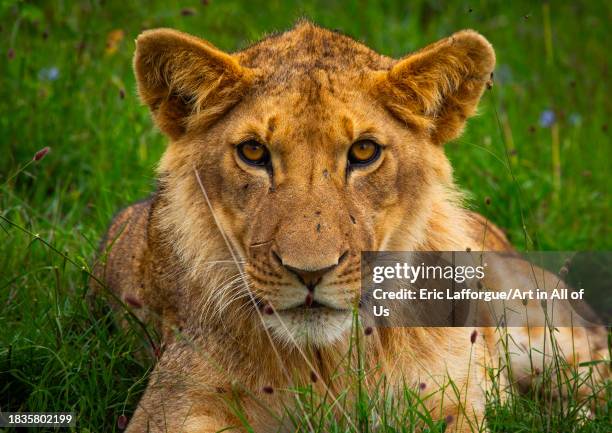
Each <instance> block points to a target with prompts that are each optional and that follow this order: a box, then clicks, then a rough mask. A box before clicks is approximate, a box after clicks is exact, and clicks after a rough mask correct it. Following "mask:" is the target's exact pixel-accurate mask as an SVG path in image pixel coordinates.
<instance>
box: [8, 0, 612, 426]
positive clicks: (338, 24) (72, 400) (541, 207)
mask: <svg viewBox="0 0 612 433" xmlns="http://www.w3.org/2000/svg"><path fill="white" fill-rule="evenodd" d="M376 3H377V2H365V1H357V0H349V1H343V2H341V1H323V0H321V1H311V2H305V1H302V2H296V3H294V4H290V3H289V2H283V1H279V0H277V1H269V2H264V1H248V2H247V1H244V2H240V1H235V0H224V1H221V0H218V1H217V0H212V1H211V2H210V4H209V5H207V6H204V5H202V3H201V2H181V4H180V5H179V4H178V2H171V1H152V2H147V3H146V5H139V4H136V3H135V2H129V1H123V2H119V1H112V2H111V1H107V2H94V1H75V2H71V1H63V2H60V1H58V2H39V3H38V5H37V6H34V5H33V4H32V3H24V2H20V1H14V0H0V41H1V44H0V216H2V217H3V219H1V220H0V330H1V331H0V408H2V410H8V409H10V410H15V411H16V410H22V411H25V410H28V411H43V410H44V411H60V410H73V411H75V412H77V414H78V420H79V431H101V430H104V431H112V430H113V429H114V428H115V427H114V426H115V425H116V419H117V417H118V416H119V415H120V414H121V413H123V412H125V413H126V414H128V415H129V414H130V413H131V411H132V410H133V409H134V407H135V404H136V402H137V400H138V397H139V395H140V393H141V392H142V390H143V389H144V386H145V382H146V375H147V372H148V371H149V368H150V367H151V361H148V360H143V359H139V358H138V357H137V356H136V355H135V352H137V349H138V348H139V347H141V346H143V345H145V344H146V343H145V342H144V339H143V335H142V334H141V333H140V332H139V331H138V330H133V331H132V332H127V331H122V330H118V329H116V328H115V327H114V326H113V322H112V318H111V317H110V316H109V315H108V314H101V315H98V316H94V315H92V314H91V313H90V310H89V308H88V305H87V302H86V298H85V293H86V280H87V273H86V271H84V270H83V268H84V269H85V270H87V269H88V267H89V265H90V264H91V261H92V259H93V256H94V253H95V250H96V246H97V242H98V239H99V238H100V237H101V235H102V233H103V231H104V229H105V227H106V226H107V224H108V223H109V221H110V218H111V216H112V215H113V214H114V213H115V212H116V211H117V210H118V209H120V208H121V207H122V206H125V205H127V204H129V203H130V202H132V201H135V200H137V199H139V198H141V197H143V196H146V195H147V194H149V193H150V192H151V191H152V190H153V188H154V178H153V169H154V166H155V163H156V161H157V160H158V159H159V157H160V155H161V153H162V151H163V149H164V145H165V144H164V141H165V140H164V138H163V137H162V136H161V134H159V133H158V132H156V131H155V130H154V129H153V127H152V124H151V121H150V119H149V115H148V113H147V111H146V109H145V108H144V107H142V106H141V105H140V103H139V102H138V100H137V98H136V94H135V84H134V78H133V75H132V70H131V56H132V52H133V48H134V44H133V42H132V41H133V40H134V38H135V37H136V35H137V34H138V33H139V32H140V31H141V30H142V29H145V28H151V27H159V26H166V27H174V28H177V29H180V30H184V31H187V32H191V33H194V34H197V35H200V36H202V37H204V38H206V39H208V40H210V41H211V42H213V43H214V44H216V45H217V46H219V47H220V48H223V49H226V50H236V49H240V48H242V47H244V46H246V45H248V44H249V43H250V42H252V41H255V40H257V39H258V38H260V37H261V36H262V35H264V34H266V33H269V32H272V31H277V30H283V29H286V28H288V27H289V26H290V25H291V24H292V23H293V22H294V21H295V19H296V18H298V17H300V16H308V17H310V18H312V19H313V20H314V21H316V22H317V23H319V24H322V25H324V26H327V27H331V28H339V29H341V30H342V31H344V32H345V33H348V34H350V35H352V36H354V37H356V38H357V39H360V40H363V41H364V42H366V43H367V44H368V45H370V46H372V47H373V48H375V49H377V50H379V51H381V52H383V53H385V54H388V55H392V56H396V57H399V56H401V55H403V54H405V53H408V52H410V51H412V50H415V49H417V48H419V47H421V46H423V45H425V44H427V43H429V42H433V41H434V40H436V39H438V38H440V37H443V36H445V35H448V34H450V33H452V32H453V31H456V30H459V29H462V28H474V29H476V30H478V31H480V32H481V33H483V34H484V35H485V36H486V37H487V38H488V39H489V40H490V41H491V42H492V43H493V45H494V47H495V48H496V52H497V56H498V57H497V58H498V67H497V72H496V85H495V87H494V89H493V90H492V91H490V92H487V93H486V94H485V96H484V98H483V101H482V104H481V110H480V115H479V116H478V117H476V118H474V119H472V120H471V121H470V122H469V125H468V128H467V129H466V133H465V134H464V135H463V136H462V137H461V138H460V139H459V140H457V141H456V142H454V143H450V144H448V145H447V149H448V154H449V156H450V158H451V160H452V162H453V164H454V166H455V168H456V177H457V180H458V183H459V184H460V185H462V187H464V188H465V189H466V190H467V191H469V192H470V193H471V197H472V201H471V206H472V207H473V208H474V209H476V210H478V211H480V212H482V213H484V214H485V215H486V216H487V217H489V218H491V219H492V220H493V221H494V222H496V223H497V224H499V225H500V226H501V227H503V228H504V229H506V230H507V232H508V234H509V236H510V238H511V240H512V241H513V242H514V243H515V244H516V245H517V246H518V247H519V248H521V249H524V250H526V249H529V250H534V249H546V250H589V249H591V250H609V249H610V247H611V246H612V242H611V241H610V235H609V229H608V227H609V223H610V221H611V218H610V217H611V212H610V198H609V194H608V191H609V190H610V188H611V186H612V184H611V182H610V178H611V177H610V160H611V156H612V155H611V153H612V151H611V146H610V140H609V131H608V122H609V119H610V117H611V116H610V114H611V111H612V110H611V100H610V98H609V95H610V94H611V89H610V79H609V76H608V74H609V54H608V53H609V40H610V31H609V30H608V28H609V25H608V23H609V21H610V18H612V10H611V7H610V5H609V2H604V1H598V2H587V1H584V2H576V3H572V4H569V3H568V4H559V3H561V2H551V3H550V4H549V6H542V5H541V4H539V3H528V2H512V4H511V5H510V3H509V2H486V1H479V2H470V3H469V2H453V4H452V5H447V4H444V2H438V1H434V0H430V1H413V2H407V1H387V2H384V4H376ZM381 3H382V2H381ZM547 8H548V9H547ZM115 29H121V30H122V31H123V32H124V35H125V36H124V38H123V40H122V41H120V42H119V43H118V44H117V46H116V51H115V52H110V51H109V50H108V49H107V46H106V45H107V35H109V33H110V32H111V31H113V30H115ZM56 72H57V73H56ZM545 110H553V111H554V112H555V113H556V119H557V121H556V122H555V123H554V124H553V125H551V126H550V127H543V126H541V125H540V123H539V118H540V115H541V113H542V112H543V111H545ZM45 146H50V147H51V148H52V151H51V153H50V154H48V155H47V156H46V157H45V158H44V159H43V160H41V161H39V162H36V163H33V164H30V165H29V166H28V167H26V168H25V169H24V170H23V171H21V172H19V170H20V167H23V166H24V165H25V164H27V163H28V161H30V160H31V159H32V157H33V155H34V154H35V152H36V151H37V150H39V149H41V148H43V147H45ZM556 155H558V158H557V156H556ZM555 166H556V167H557V168H555ZM15 174H17V175H16V176H13V175H15ZM487 197H489V198H490V204H489V205H486V204H485V202H488V200H485V198H487ZM7 220H8V221H11V223H9V222H7ZM13 224H14V225H13ZM20 228H23V229H25V231H24V230H22V229H20ZM32 234H38V236H39V237H36V236H32ZM43 241H44V242H43ZM45 243H47V244H45ZM48 245H52V246H53V247H54V248H55V251H54V250H52V249H50V248H49V246H48ZM59 253H61V254H59ZM492 401H494V400H492ZM609 401H610V399H608V407H607V408H606V407H604V408H603V409H601V411H600V412H598V414H597V416H596V418H595V420H592V421H586V423H584V424H579V423H576V422H575V421H576V416H578V415H576V414H573V413H570V411H565V409H564V408H552V409H550V408H549V409H550V410H552V411H553V413H552V414H551V413H548V414H545V416H544V415H543V413H544V412H543V410H545V409H543V407H542V405H541V404H539V403H538V401H537V399H524V398H520V399H516V401H515V402H514V403H512V404H505V405H501V404H494V403H493V404H492V405H491V406H490V416H489V422H490V424H491V425H492V426H493V427H494V428H493V430H494V431H517V432H518V431H551V432H552V431H574V429H576V431H578V430H579V431H593V432H595V431H601V432H604V431H610V428H609V427H610V425H611V424H610V407H609V406H610V404H609ZM546 420H553V422H554V423H553V424H551V421H548V422H547V421H546ZM330 422H331V421H330ZM101 426H104V427H103V428H101ZM496 426H497V427H496ZM390 431H391V430H390ZM397 431H401V430H397Z"/></svg>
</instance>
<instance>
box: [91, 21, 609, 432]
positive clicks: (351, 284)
mask: <svg viewBox="0 0 612 433" xmlns="http://www.w3.org/2000/svg"><path fill="white" fill-rule="evenodd" d="M494 67H495V53H494V50H493V47H492V46H491V44H490V43H489V42H488V41H487V40H486V39H485V38H484V37H483V36H482V35H480V34H479V33H477V32H475V31H473V30H463V31H460V32H458V33H455V34H453V35H452V36H450V37H448V38H445V39H442V40H440V41H438V42H436V43H433V44H432V45H429V46H427V47H425V48H423V49H421V50H419V51H417V52H415V53H412V54H409V55H407V56H406V57H404V58H401V59H399V60H397V59H393V58H390V57H387V56H384V55H381V54H378V53H376V52H375V51H373V50H371V49H370V48H368V47H366V46H365V45H363V44H362V43H359V42H357V41H355V40H354V39H352V38H350V37H348V36H345V35H343V34H341V33H339V32H335V31H330V30H327V29H323V28H320V27H318V26H316V25H314V24H312V23H310V22H308V21H300V22H298V23H297V24H296V26H295V27H294V28H293V29H291V30H289V31H287V32H285V33H281V34H276V35H272V36H269V37H267V38H265V39H263V40H261V41H259V42H257V43H255V44H254V45H252V46H249V47H248V48H246V49H244V50H242V51H238V52H235V53H232V54H229V53H226V52H223V51H221V50H220V49H218V48H216V47H215V46H213V45H212V44H210V43H209V42H207V41H204V40H202V39H199V38H197V37H194V36H191V35H187V34H184V33H181V32H179V31H175V30H171V29H156V30H147V31H145V32H143V33H142V34H141V35H140V36H138V38H137V40H136V52H135V56H134V70H135V74H136V78H137V84H138V91H139V95H140V98H141V100H142V102H143V103H144V104H146V105H147V106H148V108H149V109H150V111H151V114H152V117H153V119H154V122H155V124H156V125H157V127H158V128H159V129H160V130H161V131H162V132H163V133H164V134H165V135H166V136H167V137H168V139H169V145H168V147H167V149H166V150H165V152H164V154H163V156H162V158H161V161H160V163H159V166H158V168H157V178H158V188H157V190H156V192H155V193H154V194H153V196H152V197H150V198H148V199H146V200H145V201H142V202H139V203H136V204H134V205H132V206H130V207H128V208H127V209H124V210H123V211H121V212H120V213H119V214H118V215H117V216H116V217H115V218H114V220H113V222H112V223H111V225H110V228H109V230H108V232H107V234H106V236H105V239H104V240H103V242H102V251H103V253H102V255H101V260H100V261H99V262H98V263H97V264H96V266H95V276H96V280H97V283H95V284H94V285H95V286H96V287H97V288H98V290H100V287H101V286H106V287H107V288H109V289H110V291H111V292H112V293H113V294H114V296H115V298H116V301H115V302H114V303H115V304H116V306H117V307H122V305H123V306H124V307H125V306H127V308H128V309H129V310H130V311H132V312H133V313H134V314H135V315H136V316H137V317H138V318H139V319H140V320H142V321H143V322H145V323H152V324H153V325H154V326H155V327H156V329H158V330H159V333H160V335H161V336H162V337H161V338H162V341H163V350H158V351H157V354H158V357H159V359H158V361H157V364H156V366H155V370H154V371H153V373H152V374H151V377H150V382H149V384H148V387H147V389H146V391H145V393H144V395H143V397H142V399H141V401H140V403H139V405H138V408H137V410H136V411H135V413H134V415H133V417H132V419H131V421H130V423H129V426H128V429H127V431H128V432H144V431H172V432H178V431H181V432H200V433H204V432H215V431H219V430H222V429H225V428H228V427H230V428H231V429H233V430H231V431H242V428H241V427H240V425H241V420H240V419H239V416H238V415H237V414H236V412H235V411H233V410H232V409H231V406H232V405H231V404H228V401H231V402H234V403H235V406H234V407H236V406H238V407H240V408H241V409H242V410H243V413H244V414H245V415H244V416H245V417H246V419H247V420H248V423H249V424H250V426H251V427H252V429H253V430H254V431H258V432H260V431H261V432H267V431H291V427H290V425H289V422H288V420H287V419H286V418H281V419H279V418H276V417H273V416H272V415H271V413H272V412H274V411H279V412H281V411H282V409H283V408H286V407H287V406H291V405H294V406H296V407H297V406H298V405H299V402H297V401H296V399H295V398H294V397H293V396H292V394H291V392H290V391H288V390H289V389H291V388H294V387H296V386H300V385H303V384H310V385H312V386H313V387H315V388H316V389H319V390H321V392H327V393H329V394H331V395H338V394H339V393H341V392H342V390H343V389H345V387H346V383H344V382H345V381H346V379H345V378H344V376H342V375H338V374H336V372H337V369H338V366H339V365H340V364H341V363H342V360H343V359H344V357H345V354H346V353H347V350H349V346H350V344H351V337H350V336H351V335H352V334H353V332H356V333H357V336H358V338H359V341H360V342H361V344H362V345H363V347H364V349H363V352H362V353H363V362H364V365H365V367H364V368H371V369H372V371H374V372H375V373H373V374H374V375H375V376H376V377H383V376H384V377H385V380H386V382H387V383H388V384H389V390H390V392H391V393H393V391H394V390H398V389H401V387H402V386H404V385H405V384H409V385H416V386H417V387H418V386H421V387H423V388H425V387H427V389H428V390H429V389H434V388H436V387H442V386H443V385H444V384H447V385H448V383H449V381H452V382H453V383H454V384H455V387H454V389H455V391H457V390H458V392H451V391H449V389H451V388H452V387H448V386H447V387H446V391H441V392H439V393H437V394H435V395H434V396H433V397H432V398H430V399H428V400H427V405H428V410H430V411H431V414H432V416H433V417H434V418H435V419H444V420H446V422H447V423H449V424H450V425H451V428H452V429H454V430H453V431H461V432H465V431H472V430H474V429H478V428H482V426H483V423H484V421H483V419H484V411H485V391H486V390H487V387H488V386H489V385H488V382H490V381H488V380H487V374H488V373H487V371H488V370H487V369H488V366H491V365H493V364H492V362H495V359H496V357H497V358H499V357H498V356H497V355H495V347H494V346H495V345H494V344H493V343H492V342H493V341H494V336H493V331H492V330H491V329H492V328H480V329H474V328H462V327H458V328H377V329H372V328H364V327H359V326H356V327H355V326H354V325H353V324H354V322H355V320H356V319H355V314H354V313H355V311H356V308H355V306H356V305H357V304H358V303H359V297H360V253H361V252H362V251H465V250H466V249H467V250H472V251H485V250H493V251H506V252H509V253H512V252H513V251H514V249H513V247H512V246H511V244H510V243H509V242H508V240H507V239H506V237H505V235H504V233H503V232H502V230H501V229H499V228H497V227H496V226H495V225H493V224H492V223H491V222H489V221H488V220H486V219H485V218H484V217H482V216H480V215H478V214H475V213H472V212H470V211H468V210H466V209H465V208H464V206H463V204H462V203H463V200H462V194H461V192H460V190H459V188H458V187H457V186H456V185H455V183H454V181H453V175H452V168H451V165H450V162H449V160H448V158H447V157H446V155H445V152H444V146H443V145H444V143H446V142H448V141H449V140H452V139H455V138H457V137H458V136H459V135H460V134H461V133H462V130H463V128H464V125H465V123H466V120H467V119H468V118H469V117H471V116H472V115H474V113H475V111H476V108H477V105H478V102H479V100H480V98H481V96H482V94H483V92H484V91H485V90H486V89H487V88H488V87H490V86H491V84H492V78H493V70H494ZM525 272H527V271H525ZM553 277H554V276H551V278H553ZM493 284H494V283H493ZM358 320H359V319H357V321H358ZM355 329H357V330H356V331H354V330H355ZM513 332H514V331H513ZM516 332H517V338H518V339H519V340H520V342H519V343H516V344H517V347H518V346H519V345H520V344H522V342H523V341H524V338H523V337H524V336H525V335H526V333H525V332H526V331H525V330H524V329H519V330H517V331H516ZM589 335H590V337H589V338H590V340H589V338H587V335H586V333H584V334H580V335H579V336H577V338H579V340H578V341H577V345H579V346H580V349H579V350H580V353H581V356H582V358H581V360H584V359H585V357H588V356H589V355H590V354H592V353H593V351H597V350H602V349H603V348H604V347H605V330H602V329H598V330H596V331H593V333H592V334H589ZM587 340H589V341H587ZM524 349H525V348H524V347H523V346H521V347H519V350H521V351H522V352H521V353H522V355H521V356H518V357H517V358H518V361H517V362H518V363H519V364H518V366H517V367H514V368H519V367H520V366H521V365H523V367H524V364H525V362H526V361H525V359H524V358H525V356H524V354H525V353H526V352H525V350H524ZM521 363H523V364H521ZM372 383H378V382H377V381H376V380H372ZM298 409H299V408H298ZM338 416H342V413H339V414H338Z"/></svg>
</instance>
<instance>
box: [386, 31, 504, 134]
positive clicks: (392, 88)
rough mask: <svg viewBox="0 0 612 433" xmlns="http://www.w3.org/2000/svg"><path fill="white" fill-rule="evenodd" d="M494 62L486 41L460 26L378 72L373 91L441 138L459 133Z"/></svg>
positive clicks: (405, 118) (398, 112) (405, 117)
mask: <svg viewBox="0 0 612 433" xmlns="http://www.w3.org/2000/svg"><path fill="white" fill-rule="evenodd" d="M494 67H495V52H494V51H493V47H492V46H491V44H490V43H489V42H488V41H487V40H486V39H485V38H484V37H483V36H481V35H480V34H478V33H476V32H475V31H473V30H463V31H460V32H458V33H455V34H453V35H452V36H450V37H448V38H446V39H442V40H441V41H438V42H436V43H434V44H432V45H429V46H427V47H425V48H424V49H422V50H420V51H418V52H416V53H414V54H411V55H409V56H407V57H405V58H403V59H401V60H399V61H398V62H397V63H396V64H395V65H394V66H393V67H392V68H391V69H390V70H389V71H388V72H386V74H384V76H382V77H380V80H379V82H378V86H377V91H379V92H382V93H383V94H384V98H383V100H384V103H385V105H386V106H387V107H388V109H389V110H391V111H392V112H393V113H394V114H395V115H396V116H397V117H399V118H400V119H402V120H403V121H404V122H407V123H408V124H411V125H412V126H414V127H417V128H420V129H425V130H426V131H427V132H428V133H429V135H430V137H431V140H432V141H433V142H434V143H436V144H441V143H444V142H447V141H449V140H452V139H453V138H456V137H458V136H459V135H460V134H461V132H462V130H463V126H464V124H465V121H466V119H467V118H468V117H470V116H471V115H473V114H474V112H475V111H476V106H477V105H478V101H479V100H480V97H481V95H482V93H483V91H484V89H485V88H486V87H487V86H490V85H491V83H492V74H493V69H494Z"/></svg>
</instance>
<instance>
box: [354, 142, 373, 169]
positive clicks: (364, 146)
mask: <svg viewBox="0 0 612 433" xmlns="http://www.w3.org/2000/svg"><path fill="white" fill-rule="evenodd" d="M379 156H380V145H379V144H378V143H376V142H374V141H372V140H359V141H356V142H355V143H353V145H352V146H351V148H350V149H349V154H348V160H349V163H350V164H351V165H357V166H359V165H368V164H371V163H373V162H374V161H376V160H377V159H378V157H379Z"/></svg>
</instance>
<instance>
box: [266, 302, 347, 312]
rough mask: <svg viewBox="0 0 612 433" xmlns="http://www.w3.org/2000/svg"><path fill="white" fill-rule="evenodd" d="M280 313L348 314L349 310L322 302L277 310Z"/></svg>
mask: <svg viewBox="0 0 612 433" xmlns="http://www.w3.org/2000/svg"><path fill="white" fill-rule="evenodd" d="M277 311H278V312H279V313H289V312H312V313H317V312H348V311H350V309H349V308H338V307H336V306H334V305H329V304H326V303H323V302H320V301H312V302H303V303H301V304H298V305H292V306H290V307H286V308H282V309H278V310H277Z"/></svg>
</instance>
